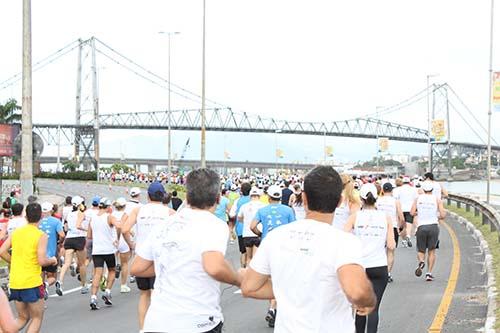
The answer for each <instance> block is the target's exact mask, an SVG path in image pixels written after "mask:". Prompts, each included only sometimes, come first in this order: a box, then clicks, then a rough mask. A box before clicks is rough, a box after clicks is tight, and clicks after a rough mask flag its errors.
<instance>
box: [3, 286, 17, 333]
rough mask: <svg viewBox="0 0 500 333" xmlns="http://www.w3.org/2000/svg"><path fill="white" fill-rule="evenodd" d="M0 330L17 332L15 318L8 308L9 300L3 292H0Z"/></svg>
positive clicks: (9, 332) (6, 332) (8, 332)
mask: <svg viewBox="0 0 500 333" xmlns="http://www.w3.org/2000/svg"><path fill="white" fill-rule="evenodd" d="M0 332H3V333H18V332H19V328H18V326H17V322H16V318H14V314H13V313H12V309H11V308H10V304H9V300H8V299H7V296H6V295H5V293H2V292H0Z"/></svg>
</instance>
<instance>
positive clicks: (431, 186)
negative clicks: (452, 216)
mask: <svg viewBox="0 0 500 333" xmlns="http://www.w3.org/2000/svg"><path fill="white" fill-rule="evenodd" d="M433 189H434V184H432V182H430V181H425V182H423V183H422V190H424V192H430V191H432V190H433Z"/></svg>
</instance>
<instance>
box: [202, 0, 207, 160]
mask: <svg viewBox="0 0 500 333" xmlns="http://www.w3.org/2000/svg"><path fill="white" fill-rule="evenodd" d="M205 13H206V0H203V46H202V66H201V167H202V168H205V167H206V166H207V164H206V160H205V159H206V156H205V153H206V147H205V145H206V137H205V135H206V133H205V121H206V119H205Z"/></svg>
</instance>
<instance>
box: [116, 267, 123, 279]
mask: <svg viewBox="0 0 500 333" xmlns="http://www.w3.org/2000/svg"><path fill="white" fill-rule="evenodd" d="M121 271H122V265H120V264H118V265H116V268H115V278H116V279H119V278H120V272H121Z"/></svg>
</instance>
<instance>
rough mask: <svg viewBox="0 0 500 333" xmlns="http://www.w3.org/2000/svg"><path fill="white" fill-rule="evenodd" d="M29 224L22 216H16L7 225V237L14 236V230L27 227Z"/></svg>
mask: <svg viewBox="0 0 500 333" xmlns="http://www.w3.org/2000/svg"><path fill="white" fill-rule="evenodd" d="M26 224H28V221H27V220H26V219H25V218H24V217H22V216H16V217H13V218H12V219H10V220H9V222H8V223H7V235H9V236H10V235H12V233H13V232H14V230H16V229H17V228H19V227H22V226H25V225H26Z"/></svg>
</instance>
